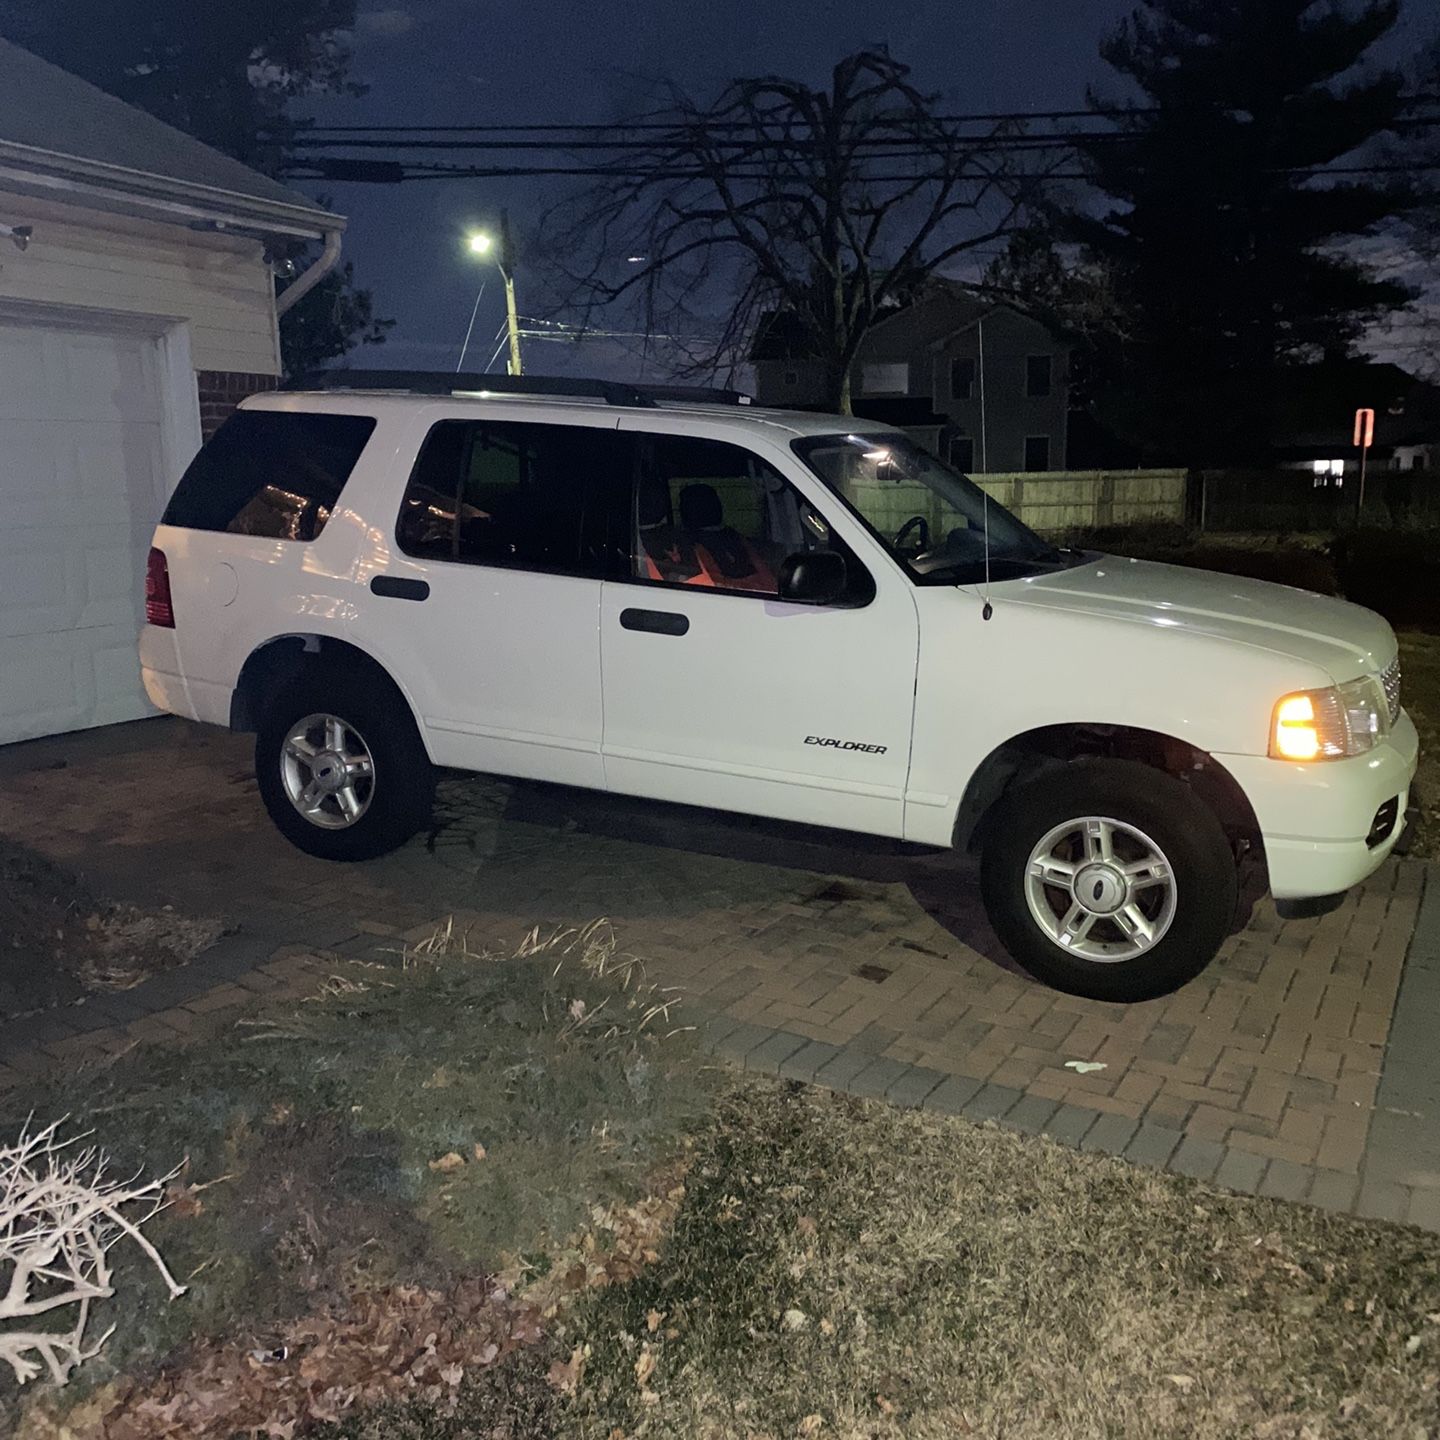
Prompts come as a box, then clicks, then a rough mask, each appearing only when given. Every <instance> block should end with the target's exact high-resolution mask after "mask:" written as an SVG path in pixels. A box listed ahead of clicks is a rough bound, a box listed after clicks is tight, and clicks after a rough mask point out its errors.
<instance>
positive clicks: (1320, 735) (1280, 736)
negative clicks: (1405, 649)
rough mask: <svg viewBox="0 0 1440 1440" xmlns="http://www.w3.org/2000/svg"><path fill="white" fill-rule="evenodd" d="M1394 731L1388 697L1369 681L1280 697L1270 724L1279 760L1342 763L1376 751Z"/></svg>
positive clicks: (1272, 739)
mask: <svg viewBox="0 0 1440 1440" xmlns="http://www.w3.org/2000/svg"><path fill="white" fill-rule="evenodd" d="M1389 729H1390V711H1389V707H1388V705H1387V704H1386V702H1385V694H1384V691H1382V690H1381V688H1380V686H1379V685H1378V683H1377V682H1376V681H1374V680H1372V679H1371V678H1369V677H1368V676H1364V677H1362V678H1361V679H1359V680H1351V681H1348V682H1347V683H1346V684H1344V685H1331V686H1329V687H1328V688H1327V689H1324V690H1298V691H1296V692H1295V693H1294V694H1293V695H1285V696H1282V697H1281V699H1280V700H1279V701H1278V702H1277V704H1276V706H1275V713H1274V715H1273V717H1272V718H1271V721H1270V754H1271V755H1272V756H1273V757H1274V758H1275V759H1276V760H1339V759H1343V758H1344V757H1345V756H1348V755H1363V754H1364V753H1365V752H1366V751H1367V750H1371V749H1373V748H1374V747H1375V746H1376V745H1378V744H1379V743H1380V741H1381V740H1382V739H1383V738H1384V736H1385V735H1386V733H1387V732H1388V731H1389Z"/></svg>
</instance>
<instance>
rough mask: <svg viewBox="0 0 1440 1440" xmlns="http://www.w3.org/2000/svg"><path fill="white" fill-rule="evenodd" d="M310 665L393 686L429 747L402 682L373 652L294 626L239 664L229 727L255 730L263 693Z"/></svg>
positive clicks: (334, 637) (240, 729) (274, 690)
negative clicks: (294, 628) (333, 669)
mask: <svg viewBox="0 0 1440 1440" xmlns="http://www.w3.org/2000/svg"><path fill="white" fill-rule="evenodd" d="M310 666H326V667H329V666H336V667H344V668H346V669H348V670H352V671H358V672H360V673H362V674H366V675H368V676H369V677H370V678H371V679H372V680H373V681H374V682H375V683H376V684H377V685H381V686H384V687H385V688H387V689H389V690H390V691H392V692H393V693H394V694H395V695H396V696H397V697H398V698H399V699H400V701H401V702H402V703H403V704H404V706H405V708H406V709H407V710H408V711H409V712H410V718H411V719H412V720H413V721H414V722H415V729H416V732H417V733H418V734H419V736H420V738H421V743H422V744H424V745H425V749H426V751H427V752H428V750H429V748H430V747H429V744H428V742H426V739H425V729H424V727H423V726H422V725H421V724H420V716H419V714H418V712H417V711H416V709H415V705H414V702H413V701H412V700H411V699H410V696H409V695H408V694H406V692H405V689H404V687H403V686H402V685H401V684H400V683H399V682H398V681H397V680H396V679H395V677H394V676H393V675H392V674H391V673H390V672H389V670H387V669H386V668H385V666H384V665H382V664H381V663H380V662H379V661H378V660H376V659H375V657H374V656H373V655H370V654H369V653H368V652H366V651H365V650H362V649H361V648H360V646H358V645H355V644H352V643H351V642H350V641H348V640H341V639H339V638H338V637H336V636H333V635H320V634H313V633H305V632H300V631H297V632H295V633H292V634H288V635H276V636H274V637H272V638H271V639H269V640H267V641H265V643H264V644H262V645H257V646H256V647H255V649H254V650H252V651H251V652H250V655H249V657H248V658H247V659H246V661H245V664H244V665H243V666H242V667H241V669H240V675H239V678H238V679H237V680H236V682H235V689H234V691H233V692H232V693H231V696H230V728H231V729H232V730H236V731H241V732H247V731H254V730H256V729H258V728H259V724H260V716H261V712H262V710H263V708H264V704H265V699H266V697H267V696H268V695H272V694H274V693H275V692H276V691H277V690H278V689H280V688H281V687H282V686H284V685H287V684H289V682H290V681H291V680H293V679H294V678H295V677H297V676H298V675H300V674H301V673H302V672H303V671H304V670H305V669H306V668H307V667H310Z"/></svg>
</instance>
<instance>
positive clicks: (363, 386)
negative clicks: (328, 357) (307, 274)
mask: <svg viewBox="0 0 1440 1440" xmlns="http://www.w3.org/2000/svg"><path fill="white" fill-rule="evenodd" d="M287 388H293V389H298V390H402V391H405V392H406V393H408V394H412V395H470V394H474V393H475V392H477V391H481V392H485V393H487V394H491V395H548V396H553V397H556V398H569V399H580V400H603V401H604V402H605V403H606V404H607V405H628V406H638V407H640V408H641V409H651V408H653V407H655V406H656V405H659V404H660V403H661V402H662V401H667V400H668V401H672V402H678V403H684V402H687V401H688V402H690V403H692V404H706V405H748V404H750V397H749V396H748V395H745V394H742V393H741V392H740V391H738V390H724V389H718V388H709V387H706V386H701V385H632V384H630V383H628V382H627V381H624V380H584V379H571V378H570V377H568V376H563V375H482V374H477V373H474V372H469V371H467V372H464V373H460V372H456V371H450V370H322V371H320V372H319V373H318V374H315V375H313V376H309V377H307V378H306V379H305V380H303V381H299V382H296V383H295V384H294V385H293V386H289V387H287Z"/></svg>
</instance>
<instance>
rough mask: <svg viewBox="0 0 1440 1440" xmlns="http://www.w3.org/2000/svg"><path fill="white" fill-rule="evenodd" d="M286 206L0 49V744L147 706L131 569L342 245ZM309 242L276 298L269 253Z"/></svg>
mask: <svg viewBox="0 0 1440 1440" xmlns="http://www.w3.org/2000/svg"><path fill="white" fill-rule="evenodd" d="M343 225H344V221H343V220H342V219H341V218H340V217H338V216H335V215H332V214H331V213H329V212H328V211H326V210H324V209H322V208H320V207H318V206H316V205H315V204H314V203H313V202H312V201H310V200H308V199H307V198H306V197H305V196H304V195H300V194H297V193H296V192H294V191H292V190H289V189H287V188H286V187H284V186H283V185H280V184H278V183H277V182H276V181H274V180H272V179H269V178H268V177H267V176H264V175H260V174H257V173H256V172H255V171H253V170H251V169H249V168H248V167H246V166H244V165H242V164H240V163H238V162H237V161H236V160H234V159H232V158H230V157H229V156H226V155H222V154H220V153H219V152H218V151H215V150H212V149H210V148H209V147H208V146H205V145H202V144H200V142H199V141H197V140H195V139H193V138H191V137H190V136H188V135H182V134H181V133H180V132H179V131H177V130H172V129H171V128H170V127H169V126H168V125H164V124H162V123H161V122H160V121H159V120H157V119H155V118H154V117H153V116H151V115H147V114H145V113H143V112H142V111H140V110H137V109H134V108H133V107H132V106H129V105H126V104H123V103H122V102H121V101H119V100H117V99H116V98H115V97H113V96H111V95H106V94H104V93H103V92H102V91H100V90H97V89H96V88H95V87H94V86H93V85H89V84H86V82H85V81H83V80H80V79H78V78H77V77H76V76H74V75H70V74H67V73H66V72H65V71H63V70H60V69H57V68H56V67H55V66H53V65H50V64H47V63H46V62H45V61H43V60H41V59H39V58H38V57H36V56H34V55H31V54H29V53H28V52H26V51H25V50H22V49H21V48H19V47H18V46H16V45H13V44H10V43H9V42H8V41H5V40H0V745H4V744H8V743H11V742H15V741H24V740H32V739H38V738H39V737H42V736H46V735H58V734H63V733H65V732H68V731H72V730H80V729H86V728H89V727H91V726H96V725H112V724H115V723H118V722H122V721H130V720H137V719H139V718H141V717H143V716H146V715H149V714H152V713H153V712H152V710H151V707H150V705H149V702H148V701H147V700H146V697H145V693H144V690H143V688H142V686H141V683H140V665H139V659H138V656H137V654H136V639H137V637H138V634H139V630H140V625H141V620H142V616H143V613H144V594H143V588H144V574H145V556H146V554H147V552H148V550H149V546H150V536H151V534H152V532H153V530H154V527H155V522H156V520H157V519H158V517H159V515H160V512H161V510H162V509H163V508H164V505H165V501H166V499H167V497H168V495H169V492H170V491H171V490H172V489H173V488H174V486H175V483H176V481H177V480H178V479H179V477H180V474H181V472H182V471H183V470H184V468H185V466H186V464H188V462H189V460H190V457H191V456H192V455H194V453H195V451H196V449H197V447H198V446H199V444H200V442H201V439H202V437H203V436H204V435H205V434H208V433H210V432H211V431H212V430H213V429H214V428H215V427H216V426H217V425H219V424H220V423H221V422H222V421H223V419H224V418H225V416H226V415H227V414H228V413H229V412H230V411H231V410H233V409H234V407H235V405H236V404H237V403H238V402H239V401H240V400H241V399H243V398H244V396H246V395H249V394H251V393H253V392H254V391H256V390H265V389H270V388H272V387H273V386H274V385H275V384H276V383H277V380H278V377H279V373H280V368H281V366H280V343H279V331H278V323H277V322H278V315H279V312H280V311H281V310H283V309H284V308H285V307H286V306H288V305H290V304H292V303H294V302H295V301H296V300H298V299H299V298H300V297H301V296H302V295H303V294H304V293H305V292H306V290H307V289H308V288H310V287H311V286H312V285H314V284H316V283H318V281H319V280H320V279H322V278H323V276H324V275H325V273H326V272H327V270H328V269H329V268H330V267H331V266H333V265H334V264H335V263H336V261H337V260H338V258H339V253H340V231H341V229H342V228H343ZM297 245H301V246H311V247H315V248H318V251H319V253H318V256H314V257H313V259H312V261H311V263H309V264H308V266H307V267H306V268H304V269H302V270H301V272H300V273H299V275H298V276H297V277H296V278H295V279H294V280H293V281H292V282H291V284H290V285H289V287H288V288H287V289H286V291H285V295H284V297H282V300H281V301H280V302H278V303H277V299H276V294H275V271H276V267H277V265H278V264H279V262H278V260H277V259H276V258H275V257H276V255H277V254H278V253H280V252H281V251H283V250H284V248H285V247H289V248H290V249H291V250H292V251H293V250H294V248H295V247H296V246H297Z"/></svg>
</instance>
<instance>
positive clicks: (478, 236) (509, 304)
mask: <svg viewBox="0 0 1440 1440" xmlns="http://www.w3.org/2000/svg"><path fill="white" fill-rule="evenodd" d="M467 244H468V246H469V249H470V253H471V254H472V255H488V254H489V253H490V251H491V250H492V249H495V248H496V246H495V240H494V237H493V236H490V235H487V234H486V233H485V232H484V231H483V230H473V231H471V233H470V235H469V237H468V240H467ZM498 248H499V253H498V254H497V255H496V257H495V262H496V268H497V269H498V270H499V271H500V278H501V279H502V280H503V281H504V282H505V325H506V328H507V330H508V331H509V335H510V362H509V364H508V365H507V366H506V367H505V368H506V371H507V373H509V374H511V375H520V374H522V373H523V371H522V369H521V365H520V317H519V316H518V315H517V314H516V312H515V275H514V272H513V270H512V267H511V246H510V221H509V218H508V217H507V215H506V214H505V212H504V211H503V210H502V211H501V212H500V244H499V247H498ZM480 289H481V293H482V294H483V293H484V289H485V287H484V286H483V285H482V286H481V287H480ZM475 308H476V310H478V309H479V308H480V296H479V295H477V296H476V297H475ZM474 326H475V316H474V314H473V313H472V314H471V316H470V327H471V329H474ZM469 343H470V332H469V331H468V330H467V331H466V332H465V346H468V345H469ZM464 358H465V347H464V346H462V347H461V351H460V359H461V361H462V362H463V361H464ZM459 368H460V367H459V366H456V370H457V371H458V370H459Z"/></svg>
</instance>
